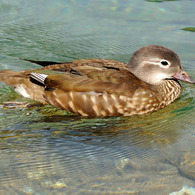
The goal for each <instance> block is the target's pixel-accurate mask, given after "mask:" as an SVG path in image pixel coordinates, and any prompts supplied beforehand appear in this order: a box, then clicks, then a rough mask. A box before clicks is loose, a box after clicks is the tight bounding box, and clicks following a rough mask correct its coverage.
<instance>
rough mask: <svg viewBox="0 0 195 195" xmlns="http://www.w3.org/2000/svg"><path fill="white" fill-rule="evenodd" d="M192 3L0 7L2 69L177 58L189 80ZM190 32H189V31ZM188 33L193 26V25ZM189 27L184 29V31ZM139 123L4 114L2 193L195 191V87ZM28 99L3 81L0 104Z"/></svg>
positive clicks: (51, 113)
mask: <svg viewBox="0 0 195 195" xmlns="http://www.w3.org/2000/svg"><path fill="white" fill-rule="evenodd" d="M194 8H195V4H194V1H193V0H191V1H190V0H189V1H187V0H185V1H184V0H183V1H182V0H180V1H162V0H161V1H149V0H148V1H143V0H136V1H135V0H134V1H126V0H108V1H103V0H101V1H96V0H93V1H92V0H85V1H84V0H82V1H79V2H78V1H74V0H69V1H62V0H56V1H52V0H47V1H46V0H42V1H38V0H32V1H25V0H17V1H14V0H1V2H0V20H1V23H0V69H13V70H23V69H29V68H37V67H38V66H37V65H35V64H31V63H29V62H26V61H23V60H22V59H34V60H48V61H70V60H73V59H79V58H106V59H115V60H119V61H124V62H127V61H128V59H129V57H130V55H131V54H132V53H133V52H134V51H135V50H136V49H137V48H139V47H141V46H143V45H148V44H159V45H164V46H166V47H169V48H171V49H173V50H174V51H176V52H177V53H178V54H179V56H180V58H181V61H182V64H183V67H184V69H185V70H186V71H187V72H189V73H190V75H191V76H192V77H194V78H195V65H194V63H195V55H194V53H195V47H194V43H195V33H194V32H193V27H194V26H193V25H194V18H195V12H194ZM187 27H188V28H187ZM189 27H191V28H189ZM184 28H187V29H186V30H182V29H184ZM182 86H183V93H182V95H181V97H180V98H179V99H178V100H177V101H175V102H174V103H173V104H171V105H169V106H168V107H166V108H164V109H162V110H160V111H158V112H155V113H152V114H147V115H144V116H134V117H108V118H96V119H93V118H83V117H80V116H75V115H72V114H69V113H66V112H64V111H61V110H58V109H55V108H53V107H52V106H42V107H40V106H35V107H31V108H12V109H8V108H4V107H1V109H0V116H1V117H0V139H1V141H0V164H1V167H0V186H1V188H0V193H1V194H169V193H171V192H174V191H179V190H180V189H181V188H182V187H183V186H189V187H194V186H195V182H194V181H195V152H194V151H195V150H194V149H195V133H194V129H195V120H194V118H195V112H194V111H195V86H194V85H190V84H185V83H182ZM10 100H16V101H28V102H30V101H29V100H26V99H24V98H21V97H20V96H18V95H16V94H15V93H14V92H13V91H12V90H10V89H9V87H7V86H6V85H4V84H3V83H0V102H5V101H10Z"/></svg>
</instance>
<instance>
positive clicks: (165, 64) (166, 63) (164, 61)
mask: <svg viewBox="0 0 195 195" xmlns="http://www.w3.org/2000/svg"><path fill="white" fill-rule="evenodd" d="M160 63H161V64H162V65H163V66H167V65H169V63H168V62H167V61H166V60H162V61H161V62H160Z"/></svg>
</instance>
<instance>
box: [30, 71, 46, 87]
mask: <svg viewBox="0 0 195 195" xmlns="http://www.w3.org/2000/svg"><path fill="white" fill-rule="evenodd" d="M47 76H48V75H46V74H40V73H34V72H32V73H31V74H30V77H31V78H33V79H35V80H36V81H38V82H40V83H42V84H43V85H44V82H45V79H46V78H47Z"/></svg>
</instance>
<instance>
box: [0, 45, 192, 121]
mask: <svg viewBox="0 0 195 195" xmlns="http://www.w3.org/2000/svg"><path fill="white" fill-rule="evenodd" d="M28 61H30V62H33V63H37V64H40V65H42V66H44V67H43V68H39V69H33V70H24V71H20V72H13V71H11V70H2V71H0V81H2V82H4V83H6V84H8V85H9V86H11V87H13V88H14V90H15V91H16V92H17V93H19V94H21V95H22V96H24V97H26V98H31V99H33V100H36V101H39V102H41V103H43V104H46V103H47V104H51V105H53V106H55V107H58V108H61V109H64V110H66V111H70V112H73V113H76V114H79V115H82V116H93V117H104V116H131V115H140V114H146V113H150V112H153V111H157V110H159V109H160V108H163V107H165V106H167V105H169V104H170V103H171V102H173V101H174V100H175V99H177V98H178V97H179V95H180V94H181V85H180V83H179V82H178V80H181V81H185V82H189V83H193V84H194V83H195V80H193V79H192V78H190V77H189V76H188V74H187V73H186V72H184V70H183V68H182V66H181V63H180V59H179V57H178V55H177V54H176V53H175V52H173V51H172V50H170V49H167V48H165V47H162V46H158V45H149V46H146V47H142V48H140V49H139V50H137V51H136V52H135V53H134V54H133V55H132V57H131V58H130V61H129V63H128V64H126V63H123V62H118V61H115V60H106V59H81V60H74V61H73V62H63V63H52V62H46V61H33V60H28Z"/></svg>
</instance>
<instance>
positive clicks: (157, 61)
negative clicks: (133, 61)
mask: <svg viewBox="0 0 195 195" xmlns="http://www.w3.org/2000/svg"><path fill="white" fill-rule="evenodd" d="M163 63H164V64H163ZM142 64H143V65H144V64H154V65H158V66H160V67H162V68H168V67H169V66H170V62H169V61H168V60H165V59H150V60H148V61H143V62H142Z"/></svg>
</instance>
